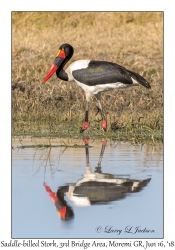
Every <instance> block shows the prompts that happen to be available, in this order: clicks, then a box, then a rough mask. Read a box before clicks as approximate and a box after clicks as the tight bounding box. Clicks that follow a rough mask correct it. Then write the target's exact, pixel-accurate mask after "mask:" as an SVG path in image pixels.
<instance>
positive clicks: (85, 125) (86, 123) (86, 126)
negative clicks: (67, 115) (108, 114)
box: [82, 122, 89, 131]
mask: <svg viewBox="0 0 175 250" xmlns="http://www.w3.org/2000/svg"><path fill="white" fill-rule="evenodd" d="M88 126H89V123H88V122H84V123H83V126H82V131H84V130H86V129H87V128H88Z"/></svg>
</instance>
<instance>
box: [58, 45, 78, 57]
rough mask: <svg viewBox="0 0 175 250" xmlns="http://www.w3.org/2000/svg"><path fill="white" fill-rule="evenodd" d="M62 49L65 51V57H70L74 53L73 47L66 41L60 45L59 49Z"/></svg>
mask: <svg viewBox="0 0 175 250" xmlns="http://www.w3.org/2000/svg"><path fill="white" fill-rule="evenodd" d="M60 50H63V51H64V52H65V55H66V58H67V59H70V58H71V57H72V56H73V53H74V49H73V47H72V46H71V45H70V44H68V43H64V44H62V45H61V46H60V48H59V51H60Z"/></svg>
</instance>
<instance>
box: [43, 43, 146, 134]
mask: <svg viewBox="0 0 175 250" xmlns="http://www.w3.org/2000/svg"><path fill="white" fill-rule="evenodd" d="M73 53H74V49H73V47H72V46H71V45H70V44H62V45H61V46H60V48H59V51H58V53H57V55H56V58H55V60H54V63H53V65H52V66H51V68H50V70H49V71H48V73H47V75H46V77H45V78H44V80H43V83H45V82H46V81H47V80H48V79H49V78H50V77H51V76H52V75H53V74H54V73H55V72H56V75H57V77H58V78H60V79H62V80H64V81H75V82H76V83H77V85H78V86H80V87H81V88H82V89H83V90H84V92H85V96H86V111H85V121H84V123H83V126H82V130H83V131H84V130H86V129H87V128H88V105H89V101H90V99H91V97H92V96H93V95H95V96H96V98H97V101H98V107H99V111H100V113H101V117H102V128H103V129H104V130H106V128H107V122H106V119H105V116H104V113H103V110H102V105H101V102H100V100H101V92H103V91H108V90H112V89H116V88H126V87H131V86H138V85H139V84H141V85H143V86H144V87H146V88H151V86H150V84H149V83H148V82H147V81H146V80H145V79H144V78H143V77H142V76H140V75H139V74H137V73H135V72H132V71H130V70H128V69H125V68H124V67H122V66H120V65H118V64H116V63H112V62H106V61H96V60H78V61H75V62H73V63H72V64H70V65H69V67H68V68H67V69H66V70H64V69H63V67H64V66H65V64H66V63H67V62H68V61H69V60H70V58H71V57H72V56H73Z"/></svg>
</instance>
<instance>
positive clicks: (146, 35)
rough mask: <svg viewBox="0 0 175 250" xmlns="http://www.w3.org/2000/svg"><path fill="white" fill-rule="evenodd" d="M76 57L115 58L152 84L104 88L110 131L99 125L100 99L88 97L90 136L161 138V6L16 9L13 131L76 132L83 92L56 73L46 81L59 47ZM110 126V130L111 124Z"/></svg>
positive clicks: (39, 133)
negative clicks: (136, 9) (114, 9)
mask: <svg viewBox="0 0 175 250" xmlns="http://www.w3.org/2000/svg"><path fill="white" fill-rule="evenodd" d="M63 43H70V44H71V45H72V46H73V47H74V50H75V52H74V56H73V58H72V59H71V60H70V62H69V63H68V65H69V64H70V63H71V62H73V61H74V60H78V59H97V60H107V61H112V62H116V63H118V64H121V65H123V66H124V67H126V68H128V69H130V70H133V71H136V72H137V73H139V74H141V75H143V76H144V77H145V78H146V79H147V80H148V81H149V82H150V83H151V87H152V88H151V90H148V89H145V88H144V87H142V86H141V87H135V88H132V89H128V90H122V89H120V90H114V91H111V92H105V93H103V94H102V105H103V107H104V112H105V114H106V117H107V123H108V130H107V132H106V133H104V132H103V131H102V130H101V121H100V119H101V118H100V115H99V114H98V115H97V116H96V112H97V109H96V105H97V101H96V99H95V98H93V99H92V100H91V102H90V114H89V120H90V127H89V130H88V135H89V136H90V137H100V138H101V137H103V136H106V137H110V138H115V139H116V140H126V141H127V140H128V141H133V140H134V141H136V142H140V141H152V142H153V143H154V142H156V141H162V140H163V13H161V12H13V13H12V135H14V136H15V135H17V136H19V135H24V136H25V135H32V136H49V135H51V136H52V135H53V136H58V137H66V136H67V137H78V136H81V135H82V134H81V133H80V128H81V126H82V122H83V120H84V110H85V97H84V93H83V91H82V90H81V89H80V88H79V87H78V86H77V85H76V84H75V83H68V82H64V81H61V80H59V79H58V78H57V77H56V76H54V77H52V78H51V79H49V81H48V83H46V84H44V85H43V84H42V80H43V78H44V77H45V75H46V73H47V71H48V69H49V68H50V66H51V64H52V63H53V60H54V58H55V55H56V53H57V51H58V48H59V46H60V45H61V44H63ZM111 128H112V129H111Z"/></svg>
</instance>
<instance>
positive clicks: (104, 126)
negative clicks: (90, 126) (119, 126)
mask: <svg viewBox="0 0 175 250" xmlns="http://www.w3.org/2000/svg"><path fill="white" fill-rule="evenodd" d="M102 128H103V129H107V121H106V120H103V121H102Z"/></svg>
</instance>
